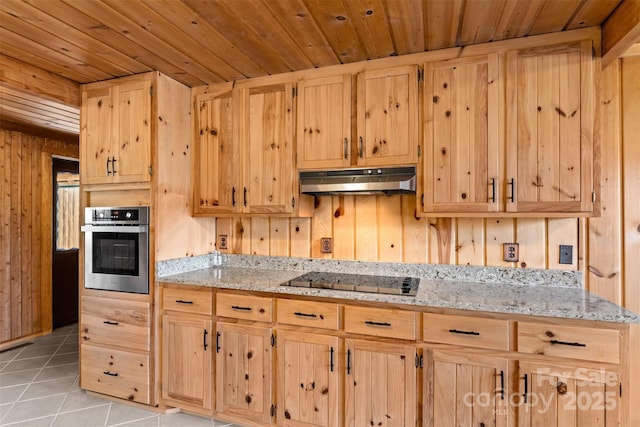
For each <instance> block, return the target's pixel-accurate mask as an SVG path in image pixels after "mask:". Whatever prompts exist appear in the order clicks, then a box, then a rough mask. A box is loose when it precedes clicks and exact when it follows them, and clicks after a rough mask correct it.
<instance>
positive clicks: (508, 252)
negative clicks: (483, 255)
mask: <svg viewBox="0 0 640 427" xmlns="http://www.w3.org/2000/svg"><path fill="white" fill-rule="evenodd" d="M519 249H520V245H519V244H517V243H503V244H502V253H503V259H504V260H505V261H506V262H518V261H519V260H520V250H519Z"/></svg>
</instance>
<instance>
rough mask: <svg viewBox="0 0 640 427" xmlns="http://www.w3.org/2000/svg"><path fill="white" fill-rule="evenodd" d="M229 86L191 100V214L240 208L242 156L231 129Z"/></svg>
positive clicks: (231, 106) (231, 108)
mask: <svg viewBox="0 0 640 427" xmlns="http://www.w3.org/2000/svg"><path fill="white" fill-rule="evenodd" d="M234 104H235V103H234V98H233V96H232V92H231V89H230V88H229V89H228V90H221V91H220V92H214V93H208V94H204V95H200V96H198V97H197V98H196V100H195V109H194V111H195V117H194V120H195V135H194V144H195V147H194V156H193V162H194V164H193V169H194V200H193V207H194V211H195V213H210V214H216V213H234V212H240V211H241V209H242V201H241V198H242V184H241V170H242V159H241V153H240V147H239V146H238V144H237V140H236V137H237V132H236V131H235V129H234V122H235V120H234Z"/></svg>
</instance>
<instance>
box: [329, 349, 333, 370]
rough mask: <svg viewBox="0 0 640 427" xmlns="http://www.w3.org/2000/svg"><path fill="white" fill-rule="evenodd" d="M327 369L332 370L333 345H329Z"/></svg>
mask: <svg viewBox="0 0 640 427" xmlns="http://www.w3.org/2000/svg"><path fill="white" fill-rule="evenodd" d="M329 370H330V371H331V372H333V346H332V347H331V351H330V353H329Z"/></svg>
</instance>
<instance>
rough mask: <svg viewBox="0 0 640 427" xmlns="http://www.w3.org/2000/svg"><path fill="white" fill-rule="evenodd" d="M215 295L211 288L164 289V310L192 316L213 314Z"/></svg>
mask: <svg viewBox="0 0 640 427" xmlns="http://www.w3.org/2000/svg"><path fill="white" fill-rule="evenodd" d="M212 295H213V293H212V292H211V289H209V288H191V287H190V288H184V289H183V288H163V289H162V309H163V310H171V311H182V312H184V313H190V314H205V315H211V314H213V298H212Z"/></svg>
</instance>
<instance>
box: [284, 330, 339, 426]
mask: <svg viewBox="0 0 640 427" xmlns="http://www.w3.org/2000/svg"><path fill="white" fill-rule="evenodd" d="M338 360H339V358H338V338H337V337H331V336H328V335H316V334H311V333H300V332H291V331H280V332H279V333H278V425H282V426H338V425H339V422H338V412H339V411H338V402H339V397H340V396H339V380H338V372H339V368H340V365H339V364H338Z"/></svg>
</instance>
